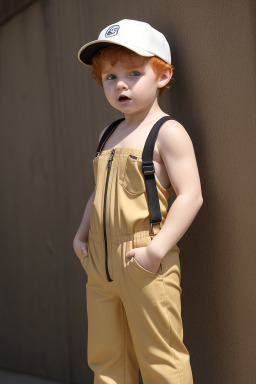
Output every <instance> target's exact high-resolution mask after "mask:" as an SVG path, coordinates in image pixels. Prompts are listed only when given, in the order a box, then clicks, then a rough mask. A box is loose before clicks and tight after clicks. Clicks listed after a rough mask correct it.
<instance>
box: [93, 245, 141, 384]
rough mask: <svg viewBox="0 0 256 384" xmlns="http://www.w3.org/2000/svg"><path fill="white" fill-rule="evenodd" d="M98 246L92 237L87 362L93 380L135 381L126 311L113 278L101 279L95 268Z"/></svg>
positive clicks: (111, 383)
mask: <svg viewBox="0 0 256 384" xmlns="http://www.w3.org/2000/svg"><path fill="white" fill-rule="evenodd" d="M99 250H100V249H99V247H98V246H97V244H93V243H92V241H91V243H90V248H89V255H88V257H89V259H88V262H87V264H86V272H87V275H88V281H87V285H86V296H87V316H88V365H89V366H90V368H91V369H92V370H93V371H94V383H95V384H102V383H105V384H135V383H138V381H139V367H138V362H137V359H136V355H135V352H134V347H133V343H132V339H131V335H130V331H129V327H128V325H127V318H126V314H125V311H124V308H123V304H122V302H121V300H120V297H119V295H118V291H117V289H116V286H115V282H108V281H106V279H105V280H104V279H103V278H102V273H99V271H98V270H97V263H95V262H94V260H95V258H96V257H97V255H96V253H97V252H98V251H99ZM98 256H99V255H98ZM101 272H102V271H101Z"/></svg>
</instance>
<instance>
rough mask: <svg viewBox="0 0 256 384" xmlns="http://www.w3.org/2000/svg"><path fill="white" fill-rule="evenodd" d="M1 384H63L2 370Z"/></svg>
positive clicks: (0, 373)
mask: <svg viewBox="0 0 256 384" xmlns="http://www.w3.org/2000/svg"><path fill="white" fill-rule="evenodd" d="M0 384H63V383H61V382H59V381H51V380H45V379H41V378H40V377H35V376H28V375H24V374H21V373H15V372H8V371H3V370H0Z"/></svg>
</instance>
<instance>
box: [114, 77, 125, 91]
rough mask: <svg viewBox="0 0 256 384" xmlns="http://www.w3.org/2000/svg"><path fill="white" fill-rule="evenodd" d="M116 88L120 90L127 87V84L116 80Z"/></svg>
mask: <svg viewBox="0 0 256 384" xmlns="http://www.w3.org/2000/svg"><path fill="white" fill-rule="evenodd" d="M116 89H117V90H120V89H128V85H127V84H126V83H125V82H124V81H123V80H121V79H120V80H118V81H117V83H116Z"/></svg>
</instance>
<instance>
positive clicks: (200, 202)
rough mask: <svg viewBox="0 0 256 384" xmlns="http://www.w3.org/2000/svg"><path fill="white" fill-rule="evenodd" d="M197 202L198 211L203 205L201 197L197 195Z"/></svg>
mask: <svg viewBox="0 0 256 384" xmlns="http://www.w3.org/2000/svg"><path fill="white" fill-rule="evenodd" d="M197 200H198V206H199V209H200V208H201V207H202V205H203V203H204V199H203V196H202V195H199V196H198V199H197Z"/></svg>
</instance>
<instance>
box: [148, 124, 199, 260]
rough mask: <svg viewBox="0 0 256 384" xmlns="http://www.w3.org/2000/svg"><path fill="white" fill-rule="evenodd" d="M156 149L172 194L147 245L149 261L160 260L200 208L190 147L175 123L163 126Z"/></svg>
mask: <svg viewBox="0 0 256 384" xmlns="http://www.w3.org/2000/svg"><path fill="white" fill-rule="evenodd" d="M158 136H159V137H158V148H159V152H160V154H161V157H162V159H163V162H164V164H165V167H166V170H167V173H168V176H169V179H170V182H171V184H172V186H173V188H174V190H175V192H176V196H177V197H176V199H175V201H174V202H173V204H172V205H171V207H170V209H169V211H168V214H167V217H166V220H165V223H164V224H163V226H162V228H161V231H160V232H159V233H158V234H157V235H156V236H155V238H154V239H153V240H152V242H151V243H150V244H149V245H148V251H149V253H150V254H151V255H152V257H156V258H158V259H159V258H160V259H161V258H163V257H164V256H165V255H166V254H167V252H168V251H169V250H170V249H172V247H173V246H174V245H175V244H176V243H177V242H178V241H179V240H180V238H181V237H182V236H183V235H184V233H185V232H186V231H187V229H188V228H189V226H190V225H191V223H192V221H193V220H194V218H195V216H196V215H197V213H198V211H199V209H200V208H201V206H202V204H203V197H202V191H201V184H200V178H199V173H198V168H197V163H196V157H195V153H194V148H193V144H192V142H191V139H190V137H189V135H188V133H187V132H186V130H185V128H184V127H183V126H182V125H181V124H180V123H178V122H176V121H175V122H174V121H172V122H167V123H165V124H164V125H163V127H162V129H161V130H160V131H159V135H158Z"/></svg>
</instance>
